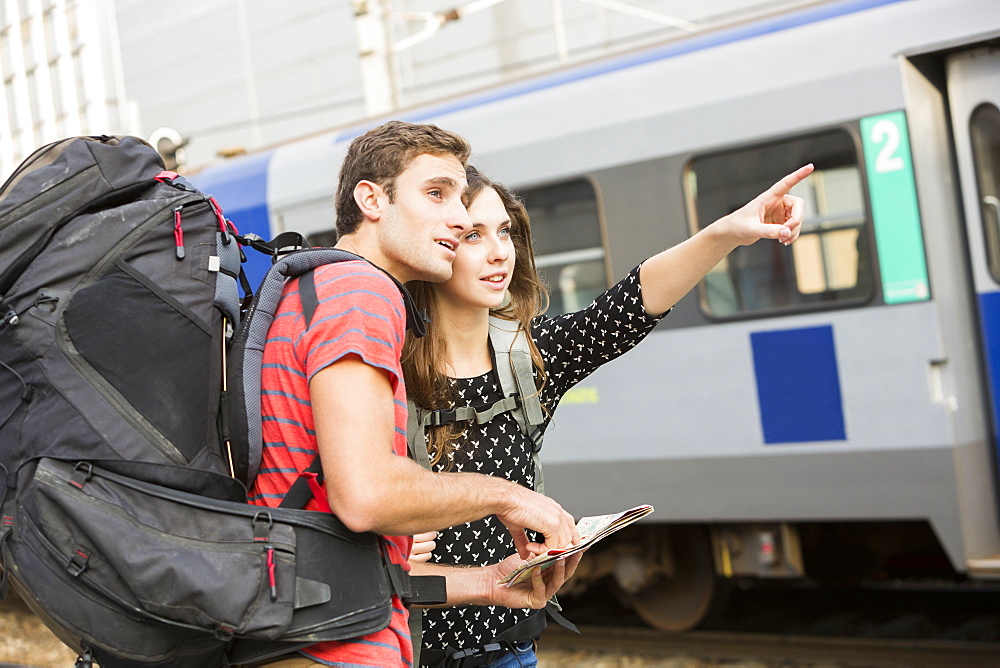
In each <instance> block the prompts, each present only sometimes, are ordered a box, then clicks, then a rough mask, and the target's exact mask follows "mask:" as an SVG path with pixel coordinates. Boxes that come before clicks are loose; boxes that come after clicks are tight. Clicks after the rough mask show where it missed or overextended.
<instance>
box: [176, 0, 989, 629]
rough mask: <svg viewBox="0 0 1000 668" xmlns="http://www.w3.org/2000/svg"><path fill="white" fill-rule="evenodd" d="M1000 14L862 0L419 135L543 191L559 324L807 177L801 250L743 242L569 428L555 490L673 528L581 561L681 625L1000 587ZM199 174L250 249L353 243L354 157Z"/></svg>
mask: <svg viewBox="0 0 1000 668" xmlns="http://www.w3.org/2000/svg"><path fill="white" fill-rule="evenodd" d="M998 107H1000V3H995V2H992V1H991V0H951V1H949V2H941V1H939V0H871V1H864V2H861V1H856V0H833V1H828V2H817V3H813V4H809V5H806V6H799V7H798V8H796V9H792V10H789V11H785V12H781V13H776V14H773V15H770V16H766V17H763V18H757V19H754V20H752V21H746V22H741V23H738V24H732V25H726V26H719V27H717V28H715V29H712V30H709V31H705V32H701V33H696V34H693V35H688V36H684V37H680V38H677V39H675V40H671V41H668V42H665V43H663V44H660V45H657V46H654V47H650V48H647V49H644V50H641V51H636V52H633V53H628V54H625V55H621V56H618V57H615V58H610V59H605V60H600V61H593V62H589V63H584V64H581V65H577V66H574V67H571V68H566V69H563V70H559V71H557V72H554V73H550V74H547V75H544V76H540V77H535V78H532V79H526V80H522V81H517V82H514V83H510V84H507V85H504V86H502V87H499V88H494V89H490V90H483V91H478V92H475V93H472V94H469V95H466V96H462V97H458V98H454V99H450V100H446V101H443V102H440V103H438V104H435V105H430V106H426V107H421V108H416V109H410V110H405V111H403V112H400V113H399V114H397V117H400V118H404V119H406V120H414V121H428V122H434V123H436V124H438V125H440V126H442V127H446V128H448V129H451V130H455V131H457V132H459V133H461V134H463V135H465V136H466V137H467V138H468V139H469V140H470V141H471V142H472V144H473V147H474V155H473V162H474V163H475V164H476V165H477V166H479V167H480V168H481V169H483V170H484V171H485V172H486V173H488V174H489V175H491V176H492V177H494V178H496V179H498V180H499V181H502V182H505V183H507V184H509V185H512V186H513V187H515V189H517V190H518V191H519V192H520V193H521V194H522V195H523V196H524V198H525V201H526V203H527V205H528V209H529V211H530V213H531V215H532V220H533V231H534V237H535V240H536V247H537V248H536V250H537V251H538V254H539V258H538V265H539V267H540V268H541V269H542V271H543V272H544V274H545V276H546V281H547V283H548V285H549V287H550V289H551V291H552V297H553V299H552V306H551V307H550V313H551V312H560V311H569V310H574V309H577V308H580V307H582V306H584V305H586V303H587V302H588V301H589V299H590V298H592V297H593V296H594V295H596V294H599V293H600V292H601V291H603V290H604V289H606V288H607V287H608V286H609V285H611V284H612V283H613V282H614V281H616V280H617V279H619V278H620V277H621V276H623V275H624V274H625V273H626V272H627V271H628V270H629V269H631V268H632V267H633V266H634V265H636V264H638V263H639V262H641V261H642V260H643V259H644V258H645V257H647V256H648V255H650V254H652V253H654V252H656V251H657V250H659V249H662V248H666V247H669V246H671V245H673V244H676V243H678V242H680V241H682V240H683V239H684V238H686V237H687V236H689V235H690V234H692V233H693V232H694V231H696V230H697V229H698V228H699V227H701V226H704V225H707V224H708V223H710V222H711V221H712V220H714V219H715V218H717V217H719V216H721V215H724V214H726V213H728V212H729V211H731V210H732V209H733V208H735V207H737V206H739V205H741V204H742V203H743V202H745V201H747V200H748V199H750V198H751V197H753V196H754V195H756V194H757V193H758V192H760V191H761V190H763V189H764V188H766V187H767V186H769V185H770V184H771V183H773V182H774V181H775V180H776V179H777V178H779V177H780V176H782V175H783V174H785V173H787V172H789V171H791V170H792V169H794V168H795V167H798V166H800V165H801V164H804V163H806V162H813V163H814V164H815V165H816V171H815V173H814V174H813V175H812V176H811V177H810V178H809V179H808V180H807V182H805V183H804V184H802V185H800V186H799V187H798V188H797V190H796V194H798V195H800V196H801V197H803V198H804V199H805V200H806V203H807V217H806V221H805V224H804V227H803V233H802V236H801V238H800V240H799V241H798V242H797V243H796V244H795V245H794V246H792V247H790V248H785V247H782V246H780V245H778V244H776V243H775V244H770V243H766V242H761V243H758V244H756V245H754V246H751V247H746V248H741V249H738V250H737V251H736V252H734V253H733V254H732V255H731V256H730V257H729V258H728V259H727V260H726V261H725V262H723V263H722V264H720V265H719V266H718V267H716V268H715V269H714V270H713V271H712V272H711V273H710V274H709V275H708V277H707V278H706V279H705V280H704V281H703V282H702V283H701V285H700V286H699V287H698V289H697V290H695V291H693V292H692V293H691V294H690V295H688V296H687V297H685V298H684V300H682V301H681V303H680V304H678V306H677V307H676V308H675V309H674V312H673V313H671V314H670V315H669V316H668V317H667V318H665V319H664V320H663V322H662V323H661V324H660V325H659V326H658V327H657V329H656V330H655V331H654V332H653V333H652V334H651V335H650V336H649V338H648V340H647V341H645V342H644V343H643V344H642V345H640V346H639V347H638V348H636V349H635V350H633V351H631V352H630V353H628V354H627V355H625V356H624V357H623V358H621V359H620V360H618V361H616V362H615V363H613V364H609V365H607V366H605V367H603V368H602V369H600V370H599V371H598V372H597V373H595V374H593V375H592V376H591V377H589V378H587V379H586V380H585V381H583V382H582V383H581V384H580V385H579V386H577V387H576V388H574V390H573V391H571V393H570V394H568V395H567V396H566V398H565V399H564V401H563V403H562V405H561V406H560V407H559V409H558V411H557V412H556V414H555V418H554V423H553V427H552V429H551V430H550V432H549V434H548V436H547V438H546V444H545V448H544V450H543V453H542V459H543V462H544V463H545V466H546V490H547V492H548V493H549V494H551V495H552V496H553V497H555V498H556V499H558V500H559V501H560V502H561V503H562V504H563V505H564V506H565V507H566V508H568V509H569V510H570V511H571V512H573V513H574V514H575V515H577V516H581V515H592V514H603V513H606V512H611V511H614V510H619V509H624V508H627V507H630V506H633V505H637V504H640V503H650V504H652V505H654V506H655V507H656V512H655V513H654V514H653V515H651V516H649V518H648V521H646V522H644V523H642V524H640V525H637V526H636V527H634V528H633V530H627V531H623V532H621V533H620V534H618V535H616V536H614V537H612V538H610V539H608V540H606V541H605V542H604V543H602V544H601V545H600V546H599V547H598V548H595V550H594V551H593V552H592V554H591V555H590V556H588V558H587V559H585V560H583V562H582V563H581V569H580V573H579V576H578V578H577V583H578V584H577V586H578V587H580V586H585V585H586V584H587V583H588V582H592V581H594V580H595V579H597V578H599V577H603V576H608V575H610V576H612V577H613V578H614V581H615V582H616V583H617V586H618V588H619V589H620V591H621V592H622V593H623V595H624V596H625V598H626V599H627V600H628V601H630V602H631V603H632V604H633V605H634V606H635V608H636V610H637V611H638V612H639V613H640V614H641V615H642V616H643V617H644V618H645V619H646V620H647V621H649V622H650V623H651V624H653V625H655V626H658V627H660V628H664V629H670V630H679V629H686V628H690V627H692V626H695V625H697V624H698V623H700V622H701V621H702V620H704V619H705V618H706V617H707V616H708V615H710V614H711V612H712V611H713V609H715V608H716V607H717V604H718V603H719V602H720V601H721V599H722V594H723V593H724V592H725V590H726V587H727V585H728V584H730V583H732V582H734V581H736V580H737V579H758V580H766V579H783V580H787V579H806V580H812V581H818V582H824V581H838V582H843V581H854V582H857V581H866V582H878V581H882V582H886V581H890V582H900V581H909V580H922V581H933V582H938V583H940V582H951V583H956V582H963V583H971V584H975V583H977V582H981V581H986V580H988V579H990V578H996V577H1000V523H998V512H997V509H998V497H997V484H996V481H997V473H998V465H997V457H998V443H997V433H998V422H1000V420H998V406H1000V402H998V398H997V396H996V393H997V391H998V389H1000V217H998V216H1000V192H998V189H1000V109H998ZM382 120H384V119H371V120H369V121H367V122H365V123H363V124H359V125H358V126H354V127H349V128H341V129H336V130H333V131H331V132H328V133H321V134H318V135H315V136H312V137H310V138H307V139H303V140H301V141H298V142H293V143H289V144H285V145H282V146H279V147H276V148H273V149H271V150H268V151H264V152H261V153H258V154H255V155H251V156H248V157H246V158H243V159H236V160H233V161H231V162H227V163H223V164H220V165H216V166H212V167H209V168H207V169H205V170H203V171H201V172H199V173H197V174H196V175H194V176H193V179H194V181H195V182H196V183H197V184H198V185H199V187H201V188H202V189H204V190H207V191H209V192H212V193H213V194H214V195H216V197H217V198H219V199H220V201H222V203H223V205H224V206H225V207H226V209H227V213H228V214H229V215H230V216H231V217H232V218H233V220H234V221H235V222H236V224H237V225H238V226H239V227H240V229H241V231H253V232H256V233H258V234H260V235H261V236H273V235H274V234H276V233H278V232H281V231H283V230H286V229H293V230H298V231H301V232H304V233H306V234H307V235H309V237H310V238H311V239H312V240H313V241H314V242H315V243H317V244H324V243H331V242H332V241H333V239H334V236H333V231H332V229H333V216H334V214H333V207H332V201H331V200H332V195H333V190H334V185H335V184H334V180H335V176H336V170H337V168H338V166H339V163H340V160H341V158H342V157H343V154H344V151H345V150H346V145H347V143H349V141H350V140H351V139H352V138H353V137H354V136H356V135H358V134H360V133H361V132H363V131H364V130H365V129H367V128H368V127H372V126H373V125H376V124H378V123H379V122H381V121H382Z"/></svg>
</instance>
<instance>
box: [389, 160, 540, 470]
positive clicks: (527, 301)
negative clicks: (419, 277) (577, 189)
mask: <svg viewBox="0 0 1000 668" xmlns="http://www.w3.org/2000/svg"><path fill="white" fill-rule="evenodd" d="M465 173H466V178H467V179H468V182H469V190H468V198H469V205H470V206H471V204H472V202H474V201H475V199H476V197H478V196H479V195H480V194H481V193H482V192H483V191H484V190H485V189H487V188H492V189H493V190H494V191H495V192H496V194H497V195H499V196H500V200H501V201H502V202H503V205H504V208H505V209H506V210H507V215H508V216H510V222H511V228H510V236H511V241H512V243H513V245H514V253H515V255H514V258H515V262H514V273H513V275H512V276H511V280H510V285H509V286H508V288H507V290H508V294H509V296H510V298H509V299H508V300H506V302H505V303H504V305H503V306H501V307H500V308H497V309H493V310H491V311H490V314H491V315H495V316H499V317H501V318H505V319H507V320H516V321H518V322H519V323H520V327H521V329H523V330H524V331H525V332H527V334H528V337H527V339H528V342H529V343H528V345H529V349H530V352H531V360H532V362H533V363H534V365H535V368H536V369H537V370H538V374H537V381H536V384H537V386H538V389H539V390H541V388H542V386H543V385H544V384H545V365H544V363H543V362H542V355H541V353H539V352H538V348H537V347H536V346H535V342H534V340H532V338H531V321H532V320H534V318H535V317H536V316H538V315H540V314H542V313H544V312H545V309H546V308H548V293H547V292H546V290H545V286H544V285H543V284H542V281H541V279H540V278H539V277H538V272H537V271H536V269H535V253H534V249H533V248H532V245H531V226H530V221H529V219H528V211H527V209H525V207H524V202H523V201H522V200H521V198H520V197H518V196H517V195H516V194H515V193H513V192H512V191H510V190H509V189H508V188H507V187H506V186H504V185H502V184H500V183H496V182H495V181H492V180H490V179H489V178H488V177H486V176H485V175H483V174H482V173H481V172H480V171H479V170H477V169H476V168H475V167H473V166H471V165H469V166H468V167H466V168H465ZM406 287H407V289H408V290H409V291H410V294H411V295H412V296H413V300H414V302H415V303H416V306H417V308H418V309H425V310H426V311H427V314H428V315H429V316H430V324H429V325H428V326H427V336H424V337H423V338H416V337H413V336H407V337H406V343H405V344H404V345H403V359H402V361H403V374H404V377H405V379H406V393H407V395H408V397H409V398H410V399H411V400H413V401H414V402H415V403H416V404H417V406H420V407H421V408H424V409H429V410H439V409H448V408H453V407H454V406H455V401H456V398H457V397H456V396H455V392H454V391H453V390H452V388H451V384H450V383H449V378H448V376H447V375H445V374H444V373H442V371H441V369H440V366H441V362H442V360H444V359H445V355H446V353H447V344H446V342H445V338H444V336H443V335H442V333H441V330H440V329H439V328H438V326H437V323H438V318H437V298H436V293H435V290H434V285H433V284H431V283H427V282H424V281H413V282H411V283H408V284H407V286H406ZM467 426H468V423H467V422H456V423H452V424H446V425H441V426H438V427H429V428H428V437H427V452H428V455H429V456H430V459H431V462H432V463H433V464H437V463H438V462H440V461H441V460H442V459H444V458H445V457H447V456H448V454H449V453H451V452H452V451H454V450H455V448H456V447H457V446H458V444H459V443H460V442H461V439H462V437H463V435H464V432H465V429H466V427H467Z"/></svg>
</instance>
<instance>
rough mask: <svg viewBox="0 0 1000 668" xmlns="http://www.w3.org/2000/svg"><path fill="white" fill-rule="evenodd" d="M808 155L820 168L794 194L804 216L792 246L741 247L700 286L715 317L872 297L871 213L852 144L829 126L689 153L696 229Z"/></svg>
mask: <svg viewBox="0 0 1000 668" xmlns="http://www.w3.org/2000/svg"><path fill="white" fill-rule="evenodd" d="M809 162H812V163H813V164H814V165H815V166H816V169H815V171H814V172H813V174H812V175H811V176H810V177H809V178H808V179H807V180H806V181H804V182H803V183H800V184H799V185H798V186H796V188H795V189H794V190H793V191H792V193H793V194H795V195H797V196H799V197H801V198H803V199H804V200H805V205H806V215H805V221H804V222H803V225H802V231H801V234H800V236H799V240H798V241H797V242H796V243H795V244H794V245H792V246H791V247H790V248H786V247H784V246H782V245H780V244H778V243H777V242H770V243H769V242H761V243H757V244H753V245H751V246H742V247H740V248H737V249H736V250H735V251H733V253H731V254H730V255H729V257H728V258H726V259H725V260H723V261H722V262H721V263H719V264H718V265H717V266H716V267H715V268H714V269H713V270H712V271H711V272H709V274H708V276H706V278H705V280H703V281H702V284H701V287H700V290H701V292H700V294H701V303H702V307H703V308H704V309H705V311H706V312H707V313H708V314H709V315H712V316H714V317H719V318H726V317H737V316H743V315H749V314H757V313H772V312H784V311H788V310H794V309H800V308H806V307H809V306H812V305H821V304H822V305H828V304H832V303H847V302H857V301H861V300H864V299H867V298H869V297H870V296H871V294H872V290H873V285H874V281H873V278H872V261H871V251H870V249H869V243H868V238H869V237H868V235H869V232H868V227H869V223H868V214H867V210H866V207H865V204H864V202H865V200H864V190H863V187H862V177H861V167H860V166H859V164H860V163H859V156H858V151H857V146H856V143H855V141H854V140H853V138H852V137H851V135H849V134H848V133H847V132H846V131H840V130H835V131H830V132H825V133H822V134H818V135H813V136H809V137H800V138H796V139H792V140H787V141H782V142H775V143H771V144H766V145H763V146H755V147H750V148H744V149H739V150H735V151H727V152H724V153H716V154H711V155H705V156H699V157H697V158H695V159H693V160H692V161H691V162H690V163H689V165H688V169H687V173H686V177H685V191H686V196H687V198H688V202H689V206H690V209H691V211H692V218H693V220H694V223H695V226H696V227H697V229H701V228H704V227H706V226H707V225H708V224H709V223H711V222H712V221H714V220H717V219H718V218H721V217H722V216H724V215H726V214H728V213H731V212H732V211H735V210H736V209H737V208H739V207H741V206H742V205H743V204H744V203H746V202H749V201H750V200H751V199H753V198H754V197H756V196H757V195H758V194H760V193H761V192H763V191H764V190H765V189H766V188H768V187H770V186H771V184H773V183H774V182H775V181H777V180H778V179H779V178H781V177H782V176H784V175H785V174H788V173H789V172H792V171H793V170H795V169H796V168H798V167H800V166H802V165H804V164H806V163H809Z"/></svg>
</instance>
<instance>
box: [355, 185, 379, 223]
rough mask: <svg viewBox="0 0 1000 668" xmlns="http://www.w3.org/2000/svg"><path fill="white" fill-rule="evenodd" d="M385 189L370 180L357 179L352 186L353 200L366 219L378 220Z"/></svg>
mask: <svg viewBox="0 0 1000 668" xmlns="http://www.w3.org/2000/svg"><path fill="white" fill-rule="evenodd" d="M384 195H385V191H384V190H383V189H382V186H380V185H379V184H377V183H374V182H372V181H358V184H357V185H356V186H354V201H355V202H356V203H357V205H358V208H359V209H361V214H362V215H363V216H364V217H365V218H366V219H368V220H372V221H375V220H378V219H379V218H381V217H382V202H383V201H384V200H383V196H384Z"/></svg>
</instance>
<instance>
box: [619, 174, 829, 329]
mask: <svg viewBox="0 0 1000 668" xmlns="http://www.w3.org/2000/svg"><path fill="white" fill-rule="evenodd" d="M812 171H813V166H812V165H811V164H810V165H806V166H805V167H800V168H799V169H797V170H796V171H794V172H792V173H791V174H789V175H787V176H786V177H784V178H783V179H781V180H780V181H778V182H777V183H775V184H774V185H773V186H771V187H770V188H768V189H767V190H766V191H764V192H763V193H761V194H760V195H758V196H757V197H756V198H754V199H753V200H752V201H750V202H748V203H747V204H746V205H745V206H743V207H742V208H740V209H738V210H736V211H734V212H733V213H731V214H729V215H728V216H723V217H722V218H720V219H719V220H717V221H715V222H714V223H712V224H711V225H709V226H708V227H706V228H705V229H703V230H701V231H700V232H698V233H697V234H695V235H694V236H692V237H691V238H689V239H687V240H685V241H683V242H681V243H679V244H677V245H676V246H674V247H673V248H669V249H667V250H665V251H663V252H662V253H659V254H657V255H654V256H653V257H651V258H649V259H648V260H646V261H645V262H643V263H642V267H641V268H640V269H639V281H640V283H642V305H643V308H645V309H646V313H649V314H653V315H659V314H660V313H664V312H666V311H667V310H668V309H669V308H671V307H672V306H673V305H674V304H676V303H677V302H678V301H680V299H681V297H683V296H684V295H686V294H687V293H688V292H690V291H691V289H692V288H694V286H696V285H698V281H700V280H701V279H703V278H704V277H705V276H706V275H707V274H708V272H709V271H711V270H712V268H713V267H714V266H715V265H717V264H718V263H719V262H721V261H722V260H723V259H724V258H725V257H726V256H727V255H729V253H731V252H732V251H733V250H735V249H736V248H737V247H738V246H745V245H748V244H752V243H754V242H755V241H758V240H760V239H775V240H777V241H779V242H781V243H783V244H785V245H788V244H791V243H792V242H794V241H795V240H796V239H797V238H798V237H799V230H800V229H801V226H802V218H803V212H804V202H803V201H802V199H801V198H799V197H795V196H793V195H789V194H788V191H789V190H791V189H792V188H793V187H794V186H795V185H796V184H797V183H799V182H800V181H802V180H803V179H805V178H806V177H807V176H809V175H810V174H811V173H812Z"/></svg>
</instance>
